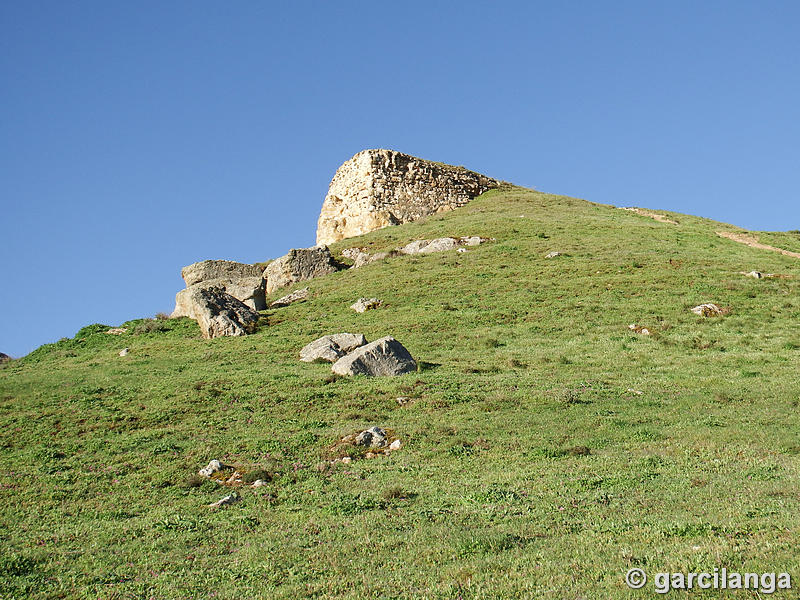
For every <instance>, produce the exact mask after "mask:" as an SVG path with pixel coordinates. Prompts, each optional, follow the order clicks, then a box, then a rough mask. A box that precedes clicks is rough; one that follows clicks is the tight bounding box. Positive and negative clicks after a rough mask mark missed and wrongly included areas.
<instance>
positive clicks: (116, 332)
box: [105, 327, 128, 335]
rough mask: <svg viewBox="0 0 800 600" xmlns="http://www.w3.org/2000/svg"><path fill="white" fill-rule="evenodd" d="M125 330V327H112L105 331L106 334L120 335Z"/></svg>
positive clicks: (126, 329)
mask: <svg viewBox="0 0 800 600" xmlns="http://www.w3.org/2000/svg"><path fill="white" fill-rule="evenodd" d="M126 331H128V328H127V327H112V328H111V329H109V330H108V331H106V332H105V333H107V334H108V335H122V334H123V333H125V332H126Z"/></svg>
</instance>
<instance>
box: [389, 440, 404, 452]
mask: <svg viewBox="0 0 800 600" xmlns="http://www.w3.org/2000/svg"><path fill="white" fill-rule="evenodd" d="M402 446H403V444H402V443H401V442H400V440H395V441H393V442H392V443H391V444H389V450H392V451H394V450H400V448H402Z"/></svg>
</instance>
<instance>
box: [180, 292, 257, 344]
mask: <svg viewBox="0 0 800 600" xmlns="http://www.w3.org/2000/svg"><path fill="white" fill-rule="evenodd" d="M184 291H185V292H187V294H186V295H185V300H184V301H185V303H186V304H187V311H188V312H189V313H190V314H189V315H187V316H190V317H191V318H192V319H195V320H197V323H198V325H200V331H202V333H203V337H204V338H206V339H210V338H215V337H220V336H240V335H246V334H248V333H252V332H253V331H255V328H256V325H257V324H258V313H257V312H256V311H254V310H253V309H252V308H250V307H249V306H247V305H246V304H244V303H243V302H241V301H239V300H237V299H236V298H234V297H233V296H231V295H230V294H226V293H225V290H224V288H222V287H219V286H217V287H214V286H212V287H203V286H199V285H193V286H192V287H190V288H187V289H186V290H184Z"/></svg>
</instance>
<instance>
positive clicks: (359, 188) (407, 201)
mask: <svg viewBox="0 0 800 600" xmlns="http://www.w3.org/2000/svg"><path fill="white" fill-rule="evenodd" d="M498 185H499V182H498V181H497V180H495V179H492V178H490V177H486V176H485V175H481V174H479V173H475V172H473V171H468V170H467V169H465V168H463V167H454V166H450V165H444V164H441V163H435V162H431V161H428V160H423V159H421V158H415V157H413V156H409V155H408V154H401V153H400V152H395V151H393V150H364V151H363V152H359V153H358V154H356V155H355V156H354V157H353V158H351V159H350V160H348V161H347V162H345V163H344V164H343V165H342V166H341V167H339V169H338V170H337V171H336V174H335V175H334V177H333V181H331V185H330V187H329V189H328V195H327V196H326V197H325V202H324V203H323V205H322V211H321V212H320V216H319V222H318V224H317V244H330V243H333V242H336V241H338V240H341V239H344V238H349V237H354V236H357V235H362V234H364V233H368V232H370V231H374V230H376V229H380V228H382V227H386V226H388V225H398V224H400V223H406V222H408V221H414V220H416V219H419V218H421V217H424V216H426V215H431V214H435V213H438V212H443V211H446V210H452V209H454V208H459V207H460V206H464V205H465V204H467V203H468V202H469V201H470V200H472V199H473V198H475V197H476V196H479V195H480V194H482V193H483V192H485V191H487V190H489V189H492V188H495V187H497V186H498Z"/></svg>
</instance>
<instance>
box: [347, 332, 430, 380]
mask: <svg viewBox="0 0 800 600" xmlns="http://www.w3.org/2000/svg"><path fill="white" fill-rule="evenodd" d="M331 370H332V371H333V372H334V373H336V374H337V375H367V376H393V375H402V374H403V373H410V372H412V371H416V370H417V363H416V362H414V359H413V358H412V357H411V354H410V353H409V352H408V350H406V349H405V347H404V346H403V344H401V343H400V342H398V341H397V340H396V339H394V338H393V337H392V336H390V335H387V336H386V337H383V338H381V339H379V340H376V341H374V342H372V343H371V344H367V345H366V346H361V347H360V348H356V349H355V350H353V351H352V352H350V353H349V354H347V355H346V356H343V357H342V358H340V359H339V360H337V361H336V362H335V363H334V364H333V367H332V368H331Z"/></svg>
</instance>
